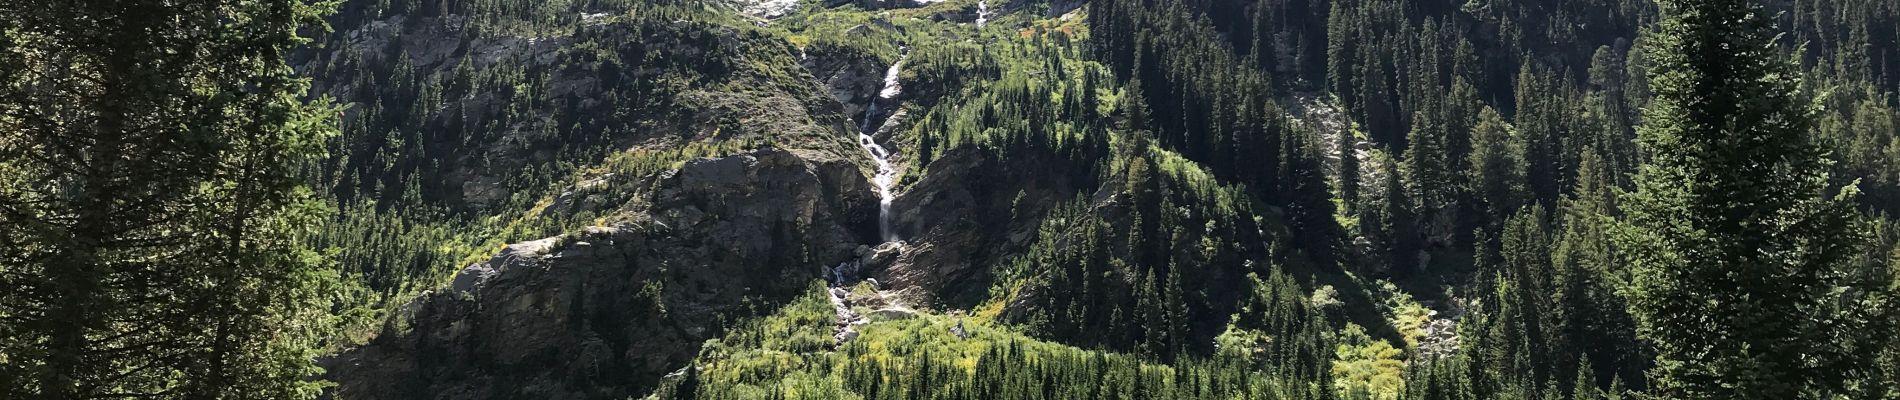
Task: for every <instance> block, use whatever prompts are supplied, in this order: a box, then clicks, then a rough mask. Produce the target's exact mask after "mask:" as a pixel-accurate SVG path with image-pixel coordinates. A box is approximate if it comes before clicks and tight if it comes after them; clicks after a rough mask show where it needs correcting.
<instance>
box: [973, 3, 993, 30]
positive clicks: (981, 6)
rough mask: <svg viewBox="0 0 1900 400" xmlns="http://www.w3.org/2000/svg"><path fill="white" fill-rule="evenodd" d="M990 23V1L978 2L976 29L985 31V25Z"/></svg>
mask: <svg viewBox="0 0 1900 400" xmlns="http://www.w3.org/2000/svg"><path fill="white" fill-rule="evenodd" d="M989 22H990V0H982V1H978V2H976V28H977V29H983V24H987V23H989Z"/></svg>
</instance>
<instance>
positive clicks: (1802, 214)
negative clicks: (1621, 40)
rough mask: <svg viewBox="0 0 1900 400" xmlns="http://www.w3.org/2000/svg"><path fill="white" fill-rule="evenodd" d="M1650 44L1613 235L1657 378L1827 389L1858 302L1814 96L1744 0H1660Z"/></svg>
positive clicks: (1780, 393)
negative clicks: (1635, 162) (1816, 136)
mask: <svg viewBox="0 0 1900 400" xmlns="http://www.w3.org/2000/svg"><path fill="white" fill-rule="evenodd" d="M1663 4H1664V7H1665V10H1667V15H1668V18H1667V19H1666V20H1665V21H1664V22H1663V24H1662V29H1661V35H1659V37H1657V38H1656V40H1655V41H1654V42H1653V46H1651V47H1649V50H1650V53H1649V54H1648V56H1649V57H1651V62H1653V63H1654V70H1653V71H1652V72H1653V73H1654V76H1653V81H1652V83H1653V85H1654V87H1653V89H1654V91H1655V96H1656V97H1655V99H1654V101H1653V102H1652V103H1650V104H1649V106H1648V109H1647V113H1646V114H1645V120H1644V123H1643V125H1642V127H1641V128H1640V130H1639V141H1640V144H1641V145H1642V147H1643V149H1644V150H1646V152H1647V153H1648V154H1649V155H1650V157H1651V158H1650V162H1649V163H1648V164H1646V165H1643V166H1642V167H1641V169H1640V172H1639V173H1638V176H1637V177H1636V179H1635V181H1636V190H1635V192H1634V193H1632V194H1631V195H1630V196H1628V197H1627V198H1626V200H1627V201H1626V203H1625V204H1626V205H1627V206H1628V207H1627V208H1626V210H1625V211H1626V212H1627V213H1628V218H1627V221H1626V225H1627V226H1626V228H1627V229H1625V230H1624V232H1623V234H1622V237H1621V238H1620V240H1621V244H1622V246H1623V247H1624V248H1625V249H1627V250H1628V255H1629V256H1630V257H1629V264H1630V265H1631V266H1632V267H1633V268H1634V271H1635V276H1634V282H1632V288H1631V290H1630V295H1631V296H1630V297H1631V299H1630V300H1631V310H1632V311H1633V314H1635V316H1636V317H1637V321H1638V323H1639V326H1640V328H1639V332H1640V334H1641V335H1642V337H1643V338H1644V339H1646V340H1648V341H1649V342H1650V343H1651V344H1652V345H1654V347H1655V349H1656V351H1657V354H1656V368H1655V369H1654V370H1653V371H1652V376H1653V381H1654V382H1653V383H1654V388H1655V393H1656V394H1657V395H1658V396H1660V397H1663V398H1680V399H1796V398H1832V397H1833V396H1835V395H1839V394H1844V392H1843V391H1844V389H1845V387H1844V386H1845V381H1846V380H1847V379H1848V378H1849V377H1850V376H1856V375H1858V374H1860V373H1861V372H1860V371H1862V368H1863V365H1864V364H1865V362H1866V360H1865V359H1864V358H1865V357H1864V356H1863V355H1862V354H1861V353H1864V352H1862V351H1859V349H1857V346H1859V345H1861V343H1862V342H1863V340H1861V339H1860V338H1861V337H1862V336H1863V335H1868V334H1871V332H1868V331H1867V328H1869V326H1868V319H1867V316H1866V315H1865V313H1866V312H1869V310H1864V309H1863V308H1864V307H1861V306H1859V305H1856V301H1857V300H1856V299H1854V298H1844V296H1847V295H1846V294H1844V293H1853V292H1852V291H1843V290H1840V288H1841V285H1843V284H1846V282H1843V281H1842V280H1841V279H1840V274H1839V272H1838V271H1837V269H1836V267H1837V265H1839V264H1841V261H1842V260H1843V259H1844V258H1845V257H1847V256H1848V255H1850V254H1853V253H1854V252H1855V251H1858V250H1857V249H1858V243H1859V242H1860V238H1859V234H1857V233H1856V232H1855V231H1854V228H1852V227H1851V221H1850V217H1851V208H1850V207H1851V206H1850V204H1849V201H1851V195H1852V193H1853V189H1852V187H1847V188H1841V189H1840V190H1839V191H1838V193H1840V194H1839V195H1838V196H1834V197H1829V194H1830V193H1831V192H1835V189H1834V188H1830V187H1828V185H1829V183H1828V171H1827V169H1828V164H1827V162H1826V161H1824V160H1823V157H1822V153H1821V150H1820V149H1819V148H1818V147H1817V146H1815V145H1814V144H1813V143H1811V141H1810V139H1809V138H1808V136H1807V135H1808V134H1809V131H1810V129H1811V125H1812V122H1811V120H1812V117H1811V115H1812V111H1811V110H1810V109H1809V108H1808V107H1807V106H1806V105H1804V104H1803V102H1802V99H1801V98H1800V97H1799V96H1798V94H1797V82H1796V80H1795V78H1794V77H1793V75H1792V73H1793V67H1792V66H1791V65H1789V63H1788V62H1787V61H1786V60H1784V59H1783V58H1782V56H1781V54H1780V51H1779V49H1778V48H1777V47H1776V45H1775V44H1774V43H1773V41H1772V37H1773V35H1774V34H1775V33H1774V31H1773V30H1772V27H1771V26H1770V24H1771V21H1770V20H1769V19H1768V17H1767V16H1766V15H1765V14H1764V13H1765V12H1764V11H1763V10H1761V8H1760V6H1758V5H1755V4H1754V3H1752V2H1749V1H1745V0H1701V1H1689V0H1669V1H1664V2H1663Z"/></svg>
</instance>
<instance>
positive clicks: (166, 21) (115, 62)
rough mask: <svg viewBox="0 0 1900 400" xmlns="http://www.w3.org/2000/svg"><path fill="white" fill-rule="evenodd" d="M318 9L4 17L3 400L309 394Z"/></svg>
mask: <svg viewBox="0 0 1900 400" xmlns="http://www.w3.org/2000/svg"><path fill="white" fill-rule="evenodd" d="M320 11H321V8H320V7H317V6H312V5H310V4H306V3H303V2H300V1H290V0H280V1H206V2H181V1H171V0H137V1H113V2H92V1H36V0H26V1H9V2H5V3H0V32H5V34H0V60H5V61H0V77H3V78H0V79H4V80H5V81H4V82H0V171H4V173H0V243H5V244H6V245H4V246H0V271H4V274H0V316H5V317H7V321H6V322H5V324H6V325H9V326H10V327H17V329H14V328H9V329H7V330H8V331H9V332H8V333H9V334H8V335H7V336H9V337H7V338H6V339H5V340H0V375H4V376H8V377H10V378H9V379H8V380H10V381H12V382H11V383H12V384H10V385H7V387H0V398H44V399H79V398H107V397H166V398H193V399H221V398H299V397H311V396H314V395H315V389H316V387H317V386H316V384H315V383H313V382H308V381H307V378H308V377H310V376H312V375H313V374H314V373H315V371H314V370H315V367H314V366H313V365H311V362H310V360H311V359H312V357H313V356H314V354H312V353H311V351H310V350H311V347H312V346H311V343H310V342H308V341H307V340H308V339H309V338H310V337H311V336H312V335H311V331H310V330H311V329H315V328H322V326H319V325H320V322H319V321H321V319H319V318H313V313H320V312H322V311H321V310H314V311H313V309H312V307H311V306H312V305H314V302H315V301H316V300H317V299H318V295H317V293H315V292H314V287H313V285H314V284H316V282H318V280H319V279H322V273H321V269H319V268H318V265H317V261H315V260H316V256H315V255H314V253H312V252H310V251H308V250H307V249H305V248H304V246H303V245H302V244H301V243H302V242H301V237H302V236H303V234H304V233H305V232H304V229H307V228H306V227H307V226H310V225H311V224H312V222H313V221H312V220H311V218H312V217H313V213H312V212H311V211H312V210H314V207H313V206H312V205H311V201H310V196H309V192H308V190H307V189H305V188H304V184H303V183H304V182H305V178H306V177H305V176H303V175H302V174H301V171H302V170H303V169H304V168H305V167H307V166H309V165H311V163H313V162H314V160H315V159H316V158H317V157H320V156H321V152H322V150H321V148H322V147H321V143H322V141H323V139H324V137H325V136H327V135H329V134H330V133H331V132H332V131H333V129H334V126H332V124H331V123H330V117H331V115H333V114H334V111H333V110H330V109H329V108H328V107H326V106H324V105H322V104H312V103H309V102H306V101H305V100H302V98H303V96H304V95H305V94H306V91H307V86H308V85H307V84H306V82H305V80H304V79H302V78H300V77H298V76H297V75H296V73H295V72H294V71H292V70H291V69H290V67H289V66H287V65H286V63H285V61H284V58H285V54H286V53H287V52H289V51H290V50H291V49H292V48H293V47H295V46H297V45H300V44H302V43H304V42H305V40H304V38H302V37H300V36H299V34H298V32H299V30H300V29H313V27H314V29H315V30H319V31H320V30H321V29H322V23H323V22H322V21H321V19H320V17H321V12H320ZM306 32H308V31H306Z"/></svg>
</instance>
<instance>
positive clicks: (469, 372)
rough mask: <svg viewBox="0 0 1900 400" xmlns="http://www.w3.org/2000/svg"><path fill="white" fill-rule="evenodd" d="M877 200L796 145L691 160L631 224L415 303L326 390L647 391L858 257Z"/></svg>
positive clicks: (405, 395) (346, 357) (576, 237)
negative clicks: (728, 333)
mask: <svg viewBox="0 0 1900 400" xmlns="http://www.w3.org/2000/svg"><path fill="white" fill-rule="evenodd" d="M867 192H869V188H868V184H867V183H866V182H865V181H864V178H863V176H862V175H860V174H858V173H857V167H856V166H855V165H853V164H851V163H848V162H845V161H841V160H834V161H813V160H811V159H807V158H805V157H801V156H799V155H795V154H794V153H793V152H791V151H787V150H780V149H772V148H766V149H761V150H756V151H752V152H749V153H745V154H740V155H736V156H731V157H725V158H719V159H705V160H698V161H692V162H688V163H686V164H685V165H684V166H683V167H681V168H680V169H678V170H676V171H673V172H671V173H667V174H665V175H663V176H661V177H659V178H658V179H656V180H655V181H654V183H653V187H652V188H651V189H649V190H648V191H647V193H648V195H647V197H646V198H644V199H642V201H641V203H643V204H646V205H645V206H643V207H642V208H641V209H639V210H638V211H636V212H638V213H639V215H636V216H634V218H631V219H630V220H631V221H632V222H628V223H625V224H621V225H618V226H613V227H596V228H590V229H586V230H584V231H582V232H578V233H572V234H569V235H565V236H561V237H555V238H549V239H543V240H536V241H531V242H525V243H521V244H516V245H512V246H508V247H507V248H506V249H504V250H502V251H501V252H500V253H499V254H498V255H496V256H495V257H494V258H492V259H490V260H488V261H486V262H482V263H477V264H475V265H471V266H469V267H467V268H466V269H464V270H463V271H462V272H461V273H460V274H458V276H457V277H456V278H455V281H454V283H453V284H452V285H451V287H450V289H449V290H446V291H441V292H436V293H433V294H428V295H425V296H424V297H422V298H420V299H418V300H416V302H415V303H414V304H413V306H412V308H411V309H412V310H413V311H412V315H409V316H407V317H406V318H404V320H406V321H407V322H406V323H401V324H392V326H391V327H390V328H389V329H387V330H386V331H385V332H384V333H383V334H382V335H381V336H380V337H378V338H377V339H375V340H373V341H372V342H370V343H369V344H368V345H365V346H363V347H360V348H357V349H353V350H350V351H346V352H344V353H342V354H339V355H336V356H334V357H332V358H329V359H326V360H324V361H323V362H324V364H325V366H326V368H327V369H328V370H329V375H328V378H329V379H331V380H333V381H335V382H337V383H338V384H339V386H338V387H336V388H335V389H334V390H333V392H332V393H331V394H332V395H334V396H335V397H337V398H347V399H414V398H438V399H497V398H544V399H563V398H625V397H628V396H636V395H639V394H643V393H645V392H646V391H647V390H649V389H651V388H652V387H653V385H654V384H655V383H656V382H658V380H659V379H660V377H661V376H662V375H663V374H665V373H666V372H667V371H673V370H677V369H679V368H680V367H681V366H683V365H686V364H687V362H688V361H690V360H691V359H692V357H693V355H694V354H696V353H697V352H698V349H699V346H700V345H701V343H703V342H704V341H705V340H706V339H708V338H712V337H715V336H716V335H718V334H720V332H719V331H720V329H721V327H720V325H719V323H718V322H719V321H720V320H721V318H731V317H734V316H741V315H745V313H747V312H749V310H750V309H749V308H747V307H746V305H745V303H746V302H747V301H748V299H750V301H759V300H764V301H766V302H785V301H789V300H790V299H792V298H794V297H795V296H797V295H798V294H799V293H801V292H803V291H804V290H805V289H807V288H809V287H810V286H809V285H810V284H811V283H812V282H814V281H816V280H818V279H820V274H821V271H823V269H824V268H823V266H826V265H832V264H836V263H838V262H839V261H841V260H847V259H851V258H854V257H855V255H854V253H855V251H856V248H857V247H858V245H859V243H860V242H861V240H860V239H861V238H862V237H863V236H864V235H865V233H863V232H861V231H860V230H861V229H862V228H861V227H864V226H867V225H868V224H867V223H866V222H865V221H862V219H863V218H864V216H866V215H867V214H865V213H863V212H854V210H860V211H861V210H862V209H863V208H864V207H866V206H867V205H866V204H859V203H863V202H866V201H875V200H870V199H867V198H865V196H864V195H863V194H864V193H867ZM873 206H874V205H873ZM765 309H770V307H767V308H765Z"/></svg>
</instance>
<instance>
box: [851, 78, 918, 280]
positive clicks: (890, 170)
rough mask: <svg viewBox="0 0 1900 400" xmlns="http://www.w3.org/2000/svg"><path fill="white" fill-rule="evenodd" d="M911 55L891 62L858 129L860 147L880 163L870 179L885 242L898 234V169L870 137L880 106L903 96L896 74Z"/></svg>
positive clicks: (875, 131) (880, 230) (889, 154)
mask: <svg viewBox="0 0 1900 400" xmlns="http://www.w3.org/2000/svg"><path fill="white" fill-rule="evenodd" d="M900 49H901V48H900ZM903 51H907V49H906V50H903ZM908 56H909V54H908V53H907V52H906V53H905V55H901V56H898V58H897V62H895V63H892V64H891V68H890V69H889V70H887V71H885V72H884V89H883V90H879V91H878V92H877V98H876V99H872V100H871V106H870V107H866V108H865V110H864V120H863V121H861V122H859V127H858V146H860V147H863V148H864V151H865V152H867V153H870V154H871V160H872V161H875V162H877V175H875V176H872V177H871V184H872V185H875V186H877V196H878V206H877V207H878V209H877V231H878V237H879V238H880V239H882V240H883V241H886V242H893V241H897V233H896V232H892V231H891V196H892V194H891V185H895V184H897V168H896V167H893V166H891V160H890V157H891V152H890V150H886V149H884V146H881V145H878V144H877V139H876V138H873V137H871V135H872V134H874V133H877V128H878V127H877V126H876V125H874V124H873V122H872V121H871V120H872V119H873V118H876V117H877V114H878V109H877V105H878V103H881V102H888V101H890V100H891V99H892V98H895V97H897V95H898V94H902V93H903V91H904V87H903V85H900V84H898V82H897V74H898V72H899V71H901V70H902V68H903V66H904V58H905V57H908Z"/></svg>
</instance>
